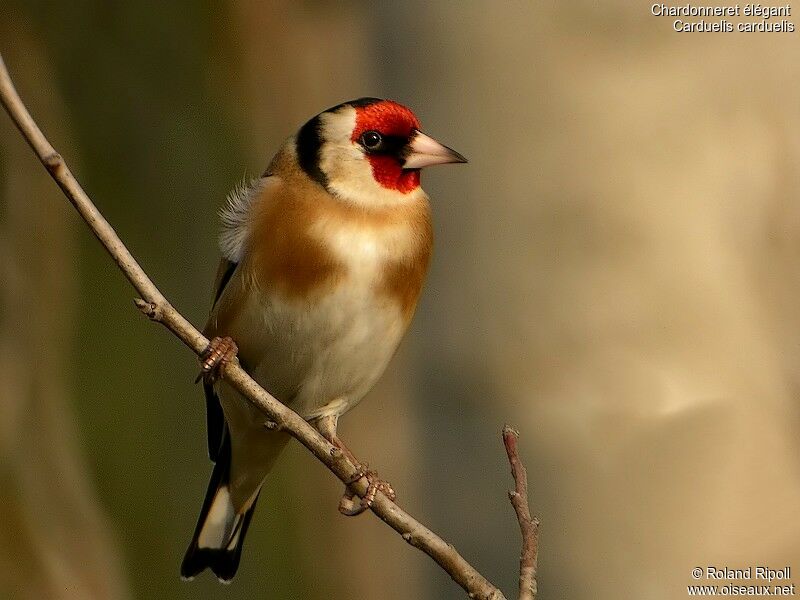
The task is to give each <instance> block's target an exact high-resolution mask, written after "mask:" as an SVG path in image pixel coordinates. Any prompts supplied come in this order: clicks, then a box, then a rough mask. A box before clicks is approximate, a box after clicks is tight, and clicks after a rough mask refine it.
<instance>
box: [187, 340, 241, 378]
mask: <svg viewBox="0 0 800 600" xmlns="http://www.w3.org/2000/svg"><path fill="white" fill-rule="evenodd" d="M238 352H239V347H238V346H237V345H236V342H234V341H233V339H232V338H230V337H228V336H225V337H215V338H213V339H212V340H211V341H210V342H209V343H208V347H207V348H206V349H205V350H204V351H203V353H202V354H201V355H200V373H199V375H198V376H197V379H195V380H194V382H195V383H197V382H198V381H200V380H201V379H205V380H206V381H207V382H208V383H214V381H216V380H217V379H219V378H220V376H221V374H222V370H223V369H224V368H225V365H227V364H228V363H229V362H231V361H232V360H233V359H234V358H236V354H237V353H238Z"/></svg>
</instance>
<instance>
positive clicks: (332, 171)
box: [320, 106, 421, 206]
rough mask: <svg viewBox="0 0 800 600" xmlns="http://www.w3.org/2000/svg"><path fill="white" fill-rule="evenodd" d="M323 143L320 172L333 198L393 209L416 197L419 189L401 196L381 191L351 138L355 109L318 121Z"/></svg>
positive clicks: (399, 193) (362, 155) (394, 192)
mask: <svg viewBox="0 0 800 600" xmlns="http://www.w3.org/2000/svg"><path fill="white" fill-rule="evenodd" d="M320 121H321V124H322V128H323V131H324V137H325V141H324V142H323V144H322V148H321V149H320V168H321V169H322V172H323V173H325V176H326V177H327V178H328V189H329V190H330V191H331V193H333V194H335V195H336V196H338V197H340V198H342V199H344V200H349V201H350V202H354V203H356V204H361V205H363V206H392V205H398V204H403V203H405V202H408V201H409V200H415V199H417V198H418V197H419V194H420V193H421V190H420V189H419V188H417V189H415V190H413V191H411V192H409V193H407V194H404V193H402V192H399V191H397V190H390V189H387V188H385V187H383V186H382V185H381V184H379V183H378V182H377V181H375V177H374V176H373V175H372V165H370V163H369V161H368V160H367V159H366V157H365V156H364V151H363V150H362V149H361V147H360V146H359V145H358V144H357V143H356V142H353V141H352V140H351V139H350V137H351V135H352V133H353V129H355V126H356V109H355V108H353V107H352V106H348V107H345V108H343V109H341V110H339V111H337V112H335V113H326V114H324V115H322V116H321V118H320Z"/></svg>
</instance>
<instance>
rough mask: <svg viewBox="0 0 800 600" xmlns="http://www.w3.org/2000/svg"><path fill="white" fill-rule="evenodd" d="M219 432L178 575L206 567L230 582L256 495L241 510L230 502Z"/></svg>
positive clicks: (226, 441) (226, 449)
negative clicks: (214, 458)
mask: <svg viewBox="0 0 800 600" xmlns="http://www.w3.org/2000/svg"><path fill="white" fill-rule="evenodd" d="M223 435H224V438H223V441H222V445H221V446H220V450H219V455H218V456H217V462H216V464H215V465H214V472H213V473H212V474H211V481H210V482H209V483H208V492H206V499H205V502H203V508H202V509H201V510H200V519H199V520H198V521H197V527H196V528H195V530H194V537H193V538H192V543H191V544H189V548H188V550H186V556H185V557H184V558H183V563H182V564H181V577H183V578H184V579H193V578H194V576H195V575H197V574H198V573H201V572H202V571H203V570H204V569H206V568H210V569H211V570H212V571H213V573H214V575H216V576H217V578H218V579H219V580H220V581H222V582H223V583H230V581H231V580H232V579H233V576H234V575H236V570H237V569H238V568H239V559H240V558H241V556H242V545H243V544H244V536H245V534H246V533H247V527H248V526H249V525H250V519H252V518H253V511H255V508H256V501H257V500H258V495H256V497H255V499H254V500H253V503H252V504H251V505H250V506H249V507H248V508H247V509H246V510H245V511H244V512H242V513H237V512H236V510H235V508H234V506H233V503H232V502H231V497H230V493H229V491H228V479H229V474H230V464H231V443H230V437H229V434H228V432H227V431H225V432H224V434H223Z"/></svg>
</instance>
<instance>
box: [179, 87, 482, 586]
mask: <svg viewBox="0 0 800 600" xmlns="http://www.w3.org/2000/svg"><path fill="white" fill-rule="evenodd" d="M464 162H467V160H466V159H465V158H464V157H463V156H462V155H461V154H459V153H458V152H456V151H455V150H453V149H451V148H449V147H447V146H444V145H443V144H441V143H439V142H437V141H436V140H434V139H433V138H432V137H429V136H428V135H426V134H425V133H423V132H422V131H421V127H420V122H419V120H418V119H417V117H416V116H415V114H414V113H413V112H412V111H411V110H410V109H409V108H407V107H405V106H404V105H402V104H400V103H398V102H395V101H392V100H386V99H380V98H359V99H357V100H351V101H348V102H344V103H342V104H339V105H336V106H334V107H332V108H329V109H327V110H325V111H323V112H321V113H319V114H318V115H317V116H315V117H313V118H312V119H310V120H309V121H308V122H306V123H305V124H304V125H302V126H301V127H300V129H299V130H298V131H297V133H296V134H294V135H292V136H291V137H289V138H288V139H287V140H286V141H285V142H284V144H283V145H282V146H281V147H280V149H279V150H278V152H277V154H276V155H275V156H274V158H273V159H272V161H271V162H270V164H269V166H268V168H267V170H266V172H265V173H264V174H263V175H262V176H261V177H259V178H256V179H254V180H252V181H249V182H243V183H242V184H240V185H239V186H237V187H236V188H235V189H234V190H233V191H232V192H231V193H230V194H229V195H228V198H227V202H226V203H225V205H224V206H223V208H222V209H221V211H220V217H221V222H222V228H221V233H220V237H219V249H220V252H221V254H222V257H221V260H220V265H219V268H218V272H217V277H216V282H215V290H214V295H213V306H212V309H211V313H210V316H209V319H208V322H207V324H206V326H205V328H204V330H203V333H204V335H205V336H206V337H207V338H209V339H210V340H211V342H210V344H209V346H208V348H207V350H206V352H205V353H204V354H203V355H202V356H201V365H202V367H201V369H202V370H201V376H202V380H203V388H204V392H205V398H206V413H207V429H208V453H209V457H210V459H211V460H212V461H213V462H214V468H213V472H212V475H211V480H210V482H209V485H208V491H207V493H206V498H205V501H204V503H203V506H202V509H201V512H200V517H199V519H198V523H197V527H196V528H195V531H194V536H193V538H192V541H191V543H190V545H189V547H188V549H187V551H186V554H185V557H184V559H183V562H182V564H181V576H182V578H184V579H187V580H190V579H192V578H194V577H195V576H196V575H198V574H199V573H201V572H202V571H204V570H205V569H206V568H209V569H210V570H211V571H212V572H213V573H214V575H216V577H217V578H218V579H219V580H220V581H221V582H223V583H229V582H230V581H231V580H232V579H233V577H234V575H235V574H236V571H237V569H238V567H239V562H240V559H241V553H242V545H243V542H244V538H245V534H246V533H247V529H248V526H249V524H250V520H251V519H252V516H253V511H254V510H255V507H256V501H257V500H258V495H259V492H260V490H261V488H262V485H263V483H264V480H265V478H266V477H267V475H268V473H269V471H270V469H271V467H272V466H273V464H274V463H275V461H276V460H277V458H278V456H279V455H280V453H281V451H282V450H283V449H284V447H285V446H286V444H287V442H288V441H289V439H290V436H289V434H288V433H286V432H285V431H276V430H270V428H269V427H267V426H265V421H266V417H265V416H264V414H263V413H261V412H260V411H258V410H257V409H256V408H255V407H253V406H252V405H251V404H250V403H249V402H247V400H246V399H245V398H244V397H243V396H241V395H240V394H239V393H238V392H237V391H236V390H234V389H233V387H231V386H229V385H228V384H226V383H225V381H224V378H221V377H220V376H219V374H220V369H221V368H223V366H224V364H225V363H227V362H229V361H231V360H233V359H234V357H236V358H238V360H239V363H240V364H241V366H242V367H243V368H244V369H245V371H247V372H248V373H249V374H250V375H251V376H252V377H253V378H254V379H255V380H256V381H257V382H258V383H259V384H260V385H261V386H262V387H264V388H265V389H266V390H267V391H268V392H270V393H271V394H272V395H273V396H274V397H275V398H277V399H278V400H279V401H281V402H282V403H283V404H285V405H286V406H288V407H289V408H291V409H292V410H294V411H295V412H297V413H298V414H299V415H300V416H302V417H303V418H304V419H305V420H307V421H308V422H309V423H310V424H311V425H313V426H314V427H315V428H316V429H317V430H318V431H319V432H320V433H321V434H322V435H323V436H324V437H325V438H326V439H327V440H328V441H329V442H331V443H332V444H333V445H334V446H336V447H338V448H340V449H341V450H342V451H343V452H345V453H346V455H347V456H348V457H349V458H350V459H351V460H352V461H353V462H354V464H356V465H359V469H361V468H362V467H361V465H360V463H359V462H358V461H357V460H356V459H355V457H354V456H353V454H352V453H351V452H350V450H349V449H348V448H347V446H346V445H345V444H344V443H343V442H342V441H341V440H340V439H339V437H338V436H337V434H336V427H337V423H338V419H339V417H340V416H341V415H343V414H344V413H345V412H347V411H348V410H350V409H351V408H353V407H354V406H355V405H356V404H358V403H359V401H360V400H361V399H362V398H363V397H364V396H365V395H366V393H367V392H368V391H369V390H370V389H371V388H372V387H373V385H374V384H375V382H376V381H377V380H378V378H379V377H380V376H381V375H382V373H383V372H384V370H385V369H386V366H387V364H388V362H389V360H390V359H391V357H392V356H393V355H394V353H395V351H396V349H397V346H398V344H399V343H400V340H401V338H402V337H403V335H404V334H405V332H406V330H407V329H408V327H409V323H410V322H411V319H412V316H413V314H414V311H415V309H416V305H417V301H418V299H419V296H420V291H421V289H422V286H423V281H424V279H425V276H426V274H427V271H428V265H429V262H430V258H431V250H432V244H433V228H432V222H431V207H430V201H429V198H428V196H427V195H426V193H425V192H424V191H423V190H422V188H421V187H420V170H421V169H423V168H425V167H428V166H433V165H438V164H447V163H464ZM198 379H200V378H198ZM360 475H362V476H366V477H367V480H368V481H369V484H370V487H369V489H368V492H367V494H365V496H364V498H362V499H360V501H359V502H358V503H357V504H354V503H352V502H351V503H350V504H348V501H352V499H353V494H352V493H349V494H348V493H346V494H345V496H344V497H343V500H342V503H340V510H341V511H342V512H344V513H345V514H358V513H359V512H362V511H363V510H365V509H367V508H369V506H370V505H371V502H372V500H373V499H374V497H375V494H376V493H377V490H381V491H383V492H384V493H386V494H387V496H389V497H390V498H391V499H394V496H395V494H394V490H392V488H391V486H390V485H389V484H388V483H387V482H385V481H381V480H380V479H379V478H378V477H377V474H376V473H374V472H373V471H363V472H361V473H360Z"/></svg>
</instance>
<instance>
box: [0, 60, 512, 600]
mask: <svg viewBox="0 0 800 600" xmlns="http://www.w3.org/2000/svg"><path fill="white" fill-rule="evenodd" d="M0 102H1V103H2V104H3V106H4V107H5V109H6V111H7V112H8V114H9V116H10V117H11V119H12V120H13V121H14V124H15V125H16V126H17V128H18V129H19V131H20V132H21V133H22V136H23V137H24V138H25V140H26V141H27V142H28V144H29V145H30V146H31V148H33V151H34V152H35V153H36V155H37V156H38V157H39V160H41V162H42V164H43V165H44V166H45V168H46V169H47V170H48V172H49V173H50V175H51V176H52V177H53V179H54V180H55V181H56V183H57V184H58V186H59V187H60V188H61V190H62V191H63V192H64V194H65V195H66V196H67V198H68V199H69V201H70V202H71V203H72V205H73V206H74V207H75V208H76V210H77V211H78V212H79V213H80V215H81V217H83V219H84V221H86V224H87V225H88V226H89V228H90V229H91V230H92V233H94V235H95V236H96V237H97V239H99V240H100V242H101V243H102V244H103V246H104V247H105V249H106V250H107V251H108V253H109V254H110V255H111V257H112V258H113V259H114V261H115V262H116V263H117V265H118V266H119V268H120V270H121V271H122V272H123V274H124V275H125V277H127V279H128V281H130V282H131V284H132V285H133V287H134V288H135V289H136V291H137V293H138V294H139V295H140V296H141V299H137V300H136V305H137V306H138V307H139V309H140V310H141V311H142V312H143V313H144V314H145V315H147V316H148V317H149V318H150V319H151V320H153V321H157V322H159V323H161V324H162V325H164V326H165V327H166V328H167V329H169V330H170V331H171V332H172V333H174V334H175V335H176V336H177V337H178V338H179V339H180V340H181V341H182V342H183V343H184V344H186V345H187V346H188V347H189V348H191V349H192V350H193V351H194V353H195V354H198V355H199V354H201V353H202V352H203V351H204V350H205V349H206V347H207V346H208V340H207V339H206V338H205V337H204V336H203V335H202V334H201V333H200V332H199V331H198V330H197V329H196V328H195V327H194V326H193V325H192V324H191V323H190V322H189V321H188V320H186V319H185V318H184V317H183V316H182V315H181V314H180V313H179V312H178V311H177V310H175V308H173V306H172V305H171V304H170V303H169V302H168V301H167V299H166V298H165V297H164V295H163V294H162V293H161V292H160V291H159V290H158V288H157V287H156V286H155V284H154V283H153V282H152V281H151V280H150V278H149V277H148V276H147V274H146V273H145V272H144V270H143V269H142V267H141V266H139V263H138V262H136V259H135V258H134V257H133V255H132V254H131V253H130V251H129V250H128V249H127V248H126V247H125V245H124V244H123V243H122V240H120V239H119V237H118V236H117V234H116V232H115V231H114V229H113V228H112V227H111V225H110V224H109V223H108V221H106V219H105V218H104V217H103V215H102V214H101V213H100V211H99V210H97V208H96V207H95V205H94V203H93V202H92V201H91V200H90V199H89V197H88V196H87V195H86V193H85V192H84V191H83V188H81V186H80V184H79V183H78V181H77V180H76V179H75V177H74V176H73V175H72V173H71V172H70V170H69V168H68V167H67V164H66V162H65V161H64V159H63V158H62V157H61V155H60V154H58V153H57V152H56V151H55V149H54V148H53V146H52V145H51V144H50V142H49V141H48V140H47V138H46V137H45V136H44V134H43V133H42V131H41V130H40V129H39V127H38V125H37V124H36V123H35V121H34V120H33V118H32V117H31V115H30V113H29V112H28V110H27V108H26V107H25V104H24V103H23V102H22V100H21V99H20V97H19V95H18V94H17V91H16V90H15V88H14V84H13V82H12V80H11V76H10V75H9V73H8V70H7V69H6V66H5V63H4V61H3V58H2V56H0ZM223 376H224V377H225V379H226V380H227V381H228V383H230V384H231V385H232V386H233V387H234V388H235V389H236V390H238V391H239V392H240V393H241V394H242V395H243V396H244V397H245V398H247V400H248V401H250V402H251V403H252V404H253V405H254V406H255V407H257V408H258V409H259V410H261V411H262V412H263V413H264V414H265V415H266V416H267V418H268V419H269V422H270V423H273V424H274V426H275V428H280V429H282V430H284V431H287V432H288V433H289V434H291V435H292V436H293V437H294V438H295V439H297V440H298V441H299V442H300V443H301V444H303V445H304V446H305V447H306V448H308V450H309V451H311V453H312V454H313V455H314V456H316V457H317V459H319V461H320V462H322V463H323V464H324V465H325V466H326V467H328V469H329V470H330V471H331V472H332V473H333V474H334V475H336V476H337V477H338V478H339V479H340V480H341V481H342V482H345V483H347V482H350V481H352V480H353V478H354V477H355V476H356V474H357V473H359V469H358V468H357V466H356V465H354V464H353V463H352V462H351V461H350V460H348V459H347V457H346V456H344V454H343V453H342V452H338V451H337V449H336V448H335V447H334V446H333V445H331V444H330V443H328V441H327V440H325V438H323V437H322V436H321V435H320V434H319V433H318V432H317V431H316V430H315V429H314V428H313V427H311V425H309V424H308V423H307V422H306V421H305V420H304V419H303V418H302V417H300V416H299V415H298V414H297V413H295V412H293V411H292V410H291V409H289V408H287V407H286V406H284V405H283V404H281V403H280V402H279V401H278V400H277V399H275V398H274V397H273V396H271V395H270V394H269V393H267V392H266V390H264V389H263V388H262V387H261V386H260V385H258V383H256V382H255V380H253V379H252V378H251V377H250V376H249V375H248V374H247V373H246V372H245V371H244V370H243V369H242V368H241V366H240V365H239V363H238V361H231V362H229V363H228V364H227V366H226V367H225V371H224V373H223ZM367 486H368V482H367V479H366V478H365V477H362V478H361V479H360V480H358V481H357V482H356V483H354V484H352V485H351V486H350V487H351V489H353V491H355V492H356V493H357V494H359V495H360V496H363V495H364V494H365V493H366V492H367ZM372 511H373V512H374V513H375V514H376V515H377V516H378V517H379V518H380V519H381V520H383V521H384V522H385V523H386V524H387V525H389V526H390V527H391V528H392V529H394V530H395V531H397V532H398V533H399V534H400V535H401V536H402V537H403V539H404V540H405V541H407V542H408V543H409V544H411V545H412V546H414V547H415V548H418V549H420V550H422V551H423V552H424V553H425V554H427V555H428V556H430V557H431V558H432V559H433V560H435V561H436V562H437V563H438V564H439V566H440V567H442V569H444V570H445V571H446V572H447V573H448V574H449V575H450V577H452V578H453V580H454V581H455V582H456V583H458V584H459V585H460V586H461V587H462V588H464V590H465V591H466V592H467V594H468V595H469V597H470V598H475V599H481V600H505V596H503V594H502V592H501V591H500V590H499V589H498V588H497V587H495V586H494V585H492V584H491V583H490V582H489V581H488V580H487V579H486V578H485V577H484V576H483V575H481V574H480V573H479V572H478V571H477V570H476V569H475V567H473V566H472V565H471V564H469V563H468V562H467V561H466V560H465V559H464V558H463V557H462V556H461V555H460V554H459V553H458V552H457V551H456V549H455V548H454V547H453V545H452V544H449V543H447V542H445V541H444V540H443V539H442V538H440V537H439V536H438V535H436V534H435V533H434V532H433V531H431V530H430V529H428V528H427V527H425V526H424V525H423V524H422V523H420V522H418V521H417V520H416V519H414V518H413V517H412V516H411V515H409V514H408V513H406V512H405V511H403V510H402V509H401V508H400V507H399V506H397V505H396V504H395V503H394V502H392V501H390V500H389V499H388V498H387V497H386V496H385V495H383V494H382V493H378V495H377V496H376V498H375V502H374V503H373V505H372Z"/></svg>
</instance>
